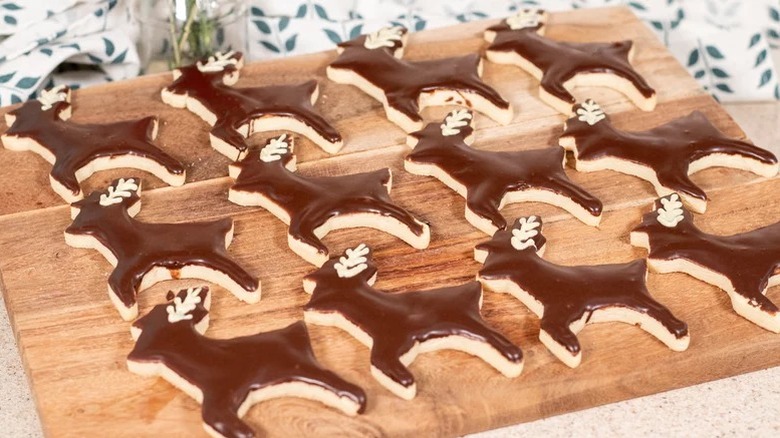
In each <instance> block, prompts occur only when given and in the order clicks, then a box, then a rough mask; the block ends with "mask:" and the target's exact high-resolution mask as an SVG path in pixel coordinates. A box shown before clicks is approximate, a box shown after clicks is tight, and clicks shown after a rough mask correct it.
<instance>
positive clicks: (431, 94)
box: [327, 26, 513, 132]
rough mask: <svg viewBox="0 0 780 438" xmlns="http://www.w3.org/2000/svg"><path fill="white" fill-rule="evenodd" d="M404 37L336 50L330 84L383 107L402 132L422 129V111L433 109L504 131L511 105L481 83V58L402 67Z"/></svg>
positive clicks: (392, 34)
mask: <svg viewBox="0 0 780 438" xmlns="http://www.w3.org/2000/svg"><path fill="white" fill-rule="evenodd" d="M406 35H407V31H406V29H404V28H402V27H397V26H396V27H386V28H383V29H379V30H378V31H376V32H373V33H370V34H367V35H361V36H359V37H357V38H355V39H353V40H350V41H347V42H343V43H341V44H339V46H338V49H337V50H338V53H339V56H338V58H336V60H335V61H333V62H332V63H331V64H330V65H329V66H328V69H327V74H328V78H329V79H331V80H332V81H334V82H338V83H340V84H352V85H355V86H356V87H358V88H360V89H361V90H363V91H364V92H365V93H366V94H368V95H369V96H371V97H373V98H374V99H376V100H378V101H380V102H382V105H384V107H385V113H387V118H388V119H390V121H391V122H393V123H395V124H397V125H398V126H400V127H401V128H403V129H404V130H405V131H406V132H412V131H416V130H418V129H421V128H422V127H423V119H422V117H421V116H420V111H421V110H422V108H424V107H426V106H434V105H463V106H467V107H469V108H472V109H474V110H476V111H479V112H481V113H483V114H485V115H487V116H488V117H490V118H491V119H493V120H495V121H497V122H499V123H501V124H504V125H505V124H507V123H509V122H510V121H511V120H512V115H513V112H512V108H511V107H510V105H509V102H507V101H506V100H504V99H503V98H502V97H501V96H500V95H499V94H498V93H497V92H496V91H495V90H494V89H493V88H491V87H490V86H488V85H487V84H485V83H484V82H483V81H482V79H480V77H481V76H482V59H481V58H480V56H479V54H477V53H473V54H469V55H465V56H461V57H457V58H445V59H432V60H425V61H404V60H402V59H401V58H402V57H403V51H404V46H405V45H406Z"/></svg>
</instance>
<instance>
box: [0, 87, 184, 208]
mask: <svg viewBox="0 0 780 438" xmlns="http://www.w3.org/2000/svg"><path fill="white" fill-rule="evenodd" d="M71 111H72V106H71V103H70V89H69V88H68V87H65V86H59V87H55V88H52V89H50V90H44V91H42V92H41V96H40V97H39V98H38V99H32V100H29V101H27V102H25V103H24V104H23V105H22V106H21V107H20V108H18V109H15V110H13V111H11V112H9V113H7V114H6V115H5V122H6V124H7V125H8V127H9V128H8V130H7V131H6V132H5V133H4V134H3V136H2V142H3V146H4V147H5V148H6V149H10V150H14V151H32V152H35V153H36V154H38V155H40V156H41V157H43V158H44V159H45V160H46V161H48V162H49V163H51V164H52V170H51V174H50V175H49V182H50V183H51V187H52V189H54V192H55V193H57V194H58V195H60V197H62V199H64V200H65V201H66V202H75V201H78V200H79V199H81V198H83V197H84V195H83V193H82V191H81V185H80V183H81V181H83V180H85V179H87V178H89V177H90V175H92V174H93V173H95V172H98V171H101V170H106V169H118V168H123V167H127V168H133V169H139V170H145V171H148V172H150V173H151V174H153V175H154V176H156V177H158V178H160V179H161V180H163V181H164V182H165V183H167V184H169V185H172V186H180V185H182V184H184V179H185V171H184V166H182V165H181V163H179V162H178V161H177V160H176V159H174V158H173V157H171V156H170V155H168V154H166V153H165V152H163V151H162V150H160V149H158V148H157V146H155V145H154V144H152V140H154V139H155V138H156V137H157V123H158V122H157V118H156V117H145V118H143V119H138V120H128V121H123V122H116V123H108V124H101V125H98V124H86V125H82V124H78V123H72V122H68V121H67V120H68V119H69V118H70V116H71Z"/></svg>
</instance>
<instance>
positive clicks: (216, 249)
mask: <svg viewBox="0 0 780 438" xmlns="http://www.w3.org/2000/svg"><path fill="white" fill-rule="evenodd" d="M135 181H139V179H137V178H135ZM112 185H116V181H115V182H114V183H112ZM103 193H106V192H103V191H101V192H93V193H92V194H91V195H89V196H88V197H86V198H84V199H83V200H81V201H78V202H76V203H74V204H73V206H74V207H77V208H79V214H78V216H76V218H75V219H74V220H73V223H72V224H71V225H70V226H69V227H68V228H67V229H66V230H65V232H66V233H69V234H75V235H88V236H92V237H94V238H95V239H97V240H98V241H99V242H100V243H101V244H103V245H104V246H105V247H106V248H108V250H109V251H110V252H111V253H112V254H113V255H114V256H115V257H116V259H117V261H118V263H117V265H116V267H115V268H114V271H113V272H112V273H111V275H110V276H109V277H108V284H109V286H110V288H111V290H112V291H113V292H114V293H115V294H116V296H117V298H118V299H119V300H121V302H122V303H123V304H124V305H125V306H126V307H131V306H133V305H135V303H136V295H137V293H138V287H139V286H140V285H141V280H142V279H143V277H144V276H145V275H146V274H147V273H148V272H149V271H150V270H152V268H155V267H160V268H165V269H168V270H170V271H172V272H171V275H172V276H173V277H174V279H175V278H177V275H178V274H177V271H178V270H179V269H182V268H183V267H185V266H203V267H206V268H209V269H213V270H215V271H219V272H221V273H223V274H224V275H226V276H228V277H229V278H230V279H231V280H233V281H235V282H236V283H238V284H239V285H240V286H241V287H242V288H243V289H244V290H245V291H247V292H250V293H254V292H257V288H258V286H259V282H258V280H257V279H256V278H254V277H252V276H251V275H250V274H249V273H248V272H247V271H246V270H244V269H243V268H242V267H241V266H239V265H238V264H237V263H236V262H235V261H233V260H232V259H231V258H230V255H229V254H228V252H227V249H226V245H225V239H226V236H227V234H228V233H229V232H230V230H231V229H232V227H233V220H232V219H230V218H225V219H219V220H215V221H209V222H183V223H175V224H159V223H146V222H140V221H138V220H136V219H134V218H133V217H132V216H131V215H130V213H129V212H128V209H129V208H131V207H132V206H133V205H134V204H135V203H137V202H140V198H139V196H138V195H137V193H135V192H134V193H133V194H132V195H131V196H130V197H128V198H123V199H122V202H120V203H118V204H114V205H110V206H102V205H100V203H99V202H100V195H102V194H103Z"/></svg>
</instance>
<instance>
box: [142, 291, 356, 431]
mask: <svg viewBox="0 0 780 438" xmlns="http://www.w3.org/2000/svg"><path fill="white" fill-rule="evenodd" d="M186 292H187V291H186V290H182V291H180V292H178V293H177V294H176V295H177V296H178V297H179V299H184V298H185V296H186ZM207 293H208V289H207V288H203V289H202V292H201V296H202V301H201V303H199V304H197V306H196V307H195V309H194V310H192V311H191V312H190V315H192V319H185V320H181V321H177V322H170V321H169V319H168V309H167V308H168V307H170V303H166V304H161V305H158V306H155V307H154V308H153V309H152V310H151V311H150V312H149V313H148V314H147V315H145V316H143V317H142V318H140V319H138V320H137V321H136V322H134V323H133V326H134V328H136V329H140V330H141V333H140V335H139V337H138V339H137V340H136V344H135V347H134V348H133V351H131V352H130V354H129V355H128V360H129V361H131V362H134V363H149V364H162V365H164V366H165V367H166V368H168V369H170V370H171V371H173V372H174V373H176V375H178V376H179V377H181V378H182V379H184V380H185V381H187V382H188V383H189V384H191V385H193V386H195V387H197V388H198V389H199V390H200V391H201V392H202V393H203V402H202V404H203V406H202V416H203V422H204V423H205V425H207V426H209V427H211V428H212V429H214V430H215V431H217V432H218V433H220V434H221V435H222V436H225V437H230V438H239V437H241V438H245V437H253V436H255V434H254V432H253V431H252V429H251V428H250V427H249V425H247V424H246V423H244V422H243V421H241V419H240V418H239V416H238V411H239V408H240V406H241V405H242V404H243V403H244V401H246V399H247V398H248V397H249V395H250V393H251V392H253V391H257V390H260V389H263V388H267V387H271V386H275V385H280V384H284V383H291V382H300V383H305V384H307V385H312V386H316V387H319V388H322V389H323V390H325V391H328V392H331V393H333V394H335V395H337V396H338V397H340V398H344V399H348V400H350V401H351V402H354V403H355V404H356V405H359V412H363V411H364V410H365V406H366V395H365V393H364V392H363V390H362V389H361V388H359V387H358V386H355V385H353V384H351V383H349V382H347V381H345V380H343V379H342V378H341V377H339V376H337V375H336V374H334V373H333V372H331V371H328V370H326V369H324V368H323V367H322V366H321V365H320V364H319V363H318V362H317V359H316V358H315V357H314V352H313V351H312V348H311V342H310V340H309V334H308V331H307V330H306V326H305V325H304V323H303V322H302V321H298V322H296V323H293V324H292V325H290V326H288V327H286V328H283V329H279V330H274V331H269V332H265V333H258V334H256V335H251V336H244V337H240V338H232V339H212V338H207V337H205V336H203V335H202V334H201V333H200V332H199V331H198V330H197V328H196V324H197V323H199V322H200V321H201V320H202V319H203V318H204V317H205V316H206V315H207V313H208V310H207V309H206V308H205V307H204V306H203V302H205V301H206V294H207ZM171 298H173V295H172V293H169V298H168V299H169V300H170V299H171Z"/></svg>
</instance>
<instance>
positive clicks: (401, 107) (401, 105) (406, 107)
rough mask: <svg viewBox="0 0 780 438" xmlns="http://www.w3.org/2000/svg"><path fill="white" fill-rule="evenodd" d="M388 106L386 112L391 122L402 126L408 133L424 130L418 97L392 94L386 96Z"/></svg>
mask: <svg viewBox="0 0 780 438" xmlns="http://www.w3.org/2000/svg"><path fill="white" fill-rule="evenodd" d="M386 98H387V104H386V105H385V112H386V113H387V118H388V119H390V121H391V122H393V123H395V124H396V125H398V126H400V127H401V128H402V129H403V130H404V131H406V132H412V131H417V130H419V129H422V127H423V121H422V117H420V107H419V105H418V104H417V97H416V96H409V95H408V94H406V93H403V94H401V93H394V94H393V93H391V94H387V95H386Z"/></svg>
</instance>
